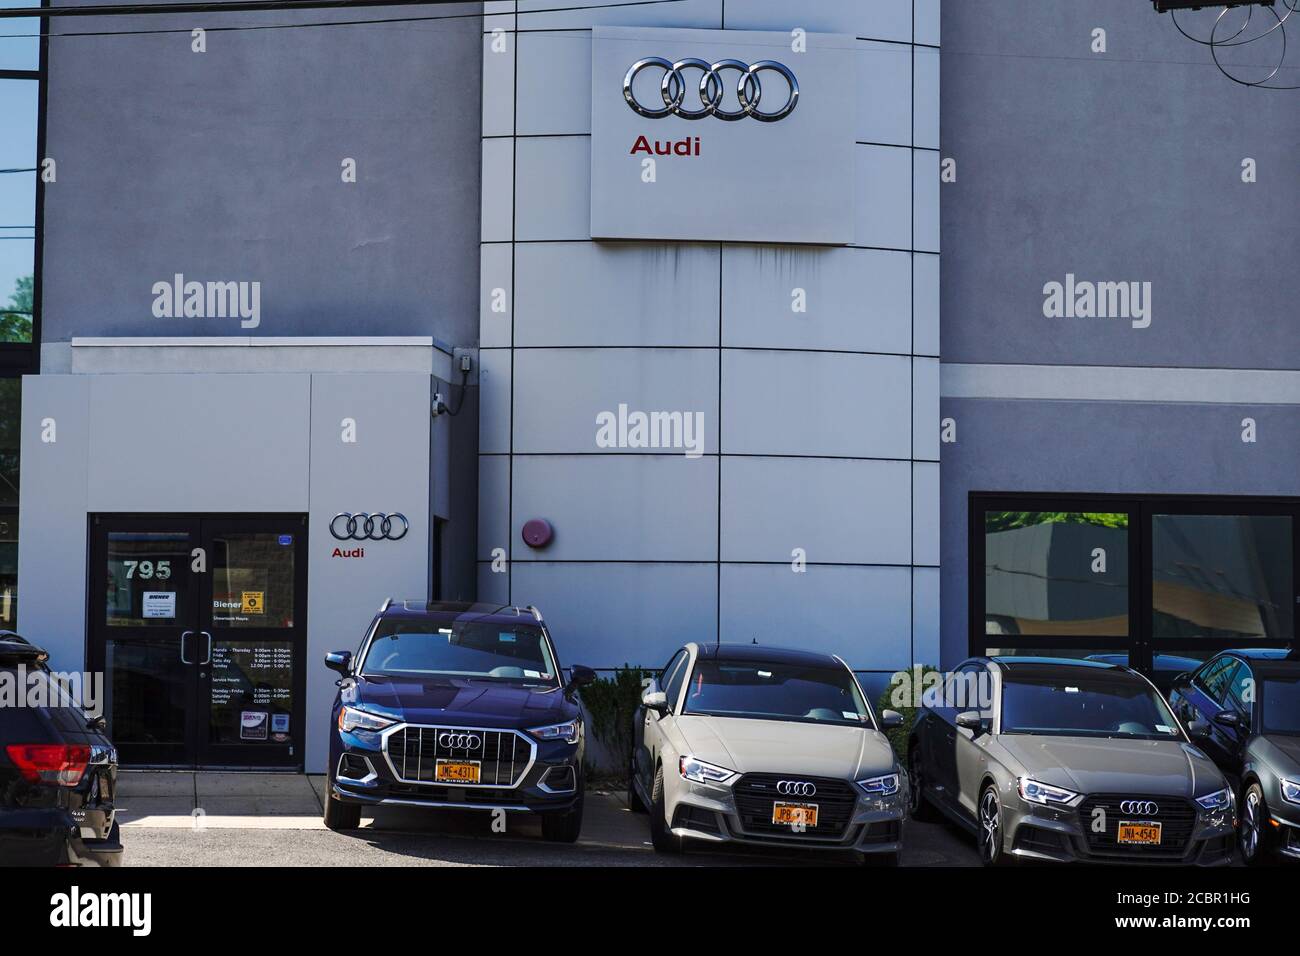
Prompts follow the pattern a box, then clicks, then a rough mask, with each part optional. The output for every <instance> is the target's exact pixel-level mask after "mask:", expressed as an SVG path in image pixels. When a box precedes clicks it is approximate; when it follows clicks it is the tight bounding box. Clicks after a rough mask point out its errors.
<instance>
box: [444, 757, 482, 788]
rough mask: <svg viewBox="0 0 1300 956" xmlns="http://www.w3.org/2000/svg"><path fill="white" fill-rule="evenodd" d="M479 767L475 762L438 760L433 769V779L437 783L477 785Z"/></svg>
mask: <svg viewBox="0 0 1300 956" xmlns="http://www.w3.org/2000/svg"><path fill="white" fill-rule="evenodd" d="M479 767H480V764H479V762H478V761H477V760H439V761H438V763H437V765H436V766H435V767H434V768H433V779H434V780H436V781H438V782H439V783H478V775H479Z"/></svg>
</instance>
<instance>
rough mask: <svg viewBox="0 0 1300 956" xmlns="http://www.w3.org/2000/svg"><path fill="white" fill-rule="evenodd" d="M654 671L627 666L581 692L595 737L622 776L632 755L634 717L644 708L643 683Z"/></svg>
mask: <svg viewBox="0 0 1300 956" xmlns="http://www.w3.org/2000/svg"><path fill="white" fill-rule="evenodd" d="M651 674H652V672H651V671H643V670H641V669H640V668H639V667H630V666H628V665H627V664H624V665H623V666H622V667H620V668H618V669H617V670H615V671H614V673H613V675H612V676H610V677H597V678H596V679H595V680H594V681H593V682H592V683H590V684H588V685H587V686H586V687H584V688H582V690H581V691H580V692H579V694H580V696H581V697H582V704H583V706H584V707H585V708H586V709H587V716H588V717H589V718H590V720H591V726H590V729H591V733H592V734H593V735H594V736H595V738H596V739H597V740H599V741H600V742H601V743H602V744H604V745H605V747H606V749H607V750H608V751H609V752H610V754H611V755H612V756H613V758H614V759H615V760H616V761H618V763H617V765H616V771H615V772H616V773H622V772H623V771H624V768H625V762H626V759H627V755H628V754H630V753H631V752H632V717H633V715H634V714H635V712H636V709H637V707H639V706H640V705H641V682H642V680H644V679H645V678H646V677H649V676H651Z"/></svg>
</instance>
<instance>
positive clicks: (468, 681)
mask: <svg viewBox="0 0 1300 956" xmlns="http://www.w3.org/2000/svg"><path fill="white" fill-rule="evenodd" d="M325 663H326V666H328V667H330V668H331V669H333V670H335V671H338V672H339V674H340V675H341V677H340V679H339V681H338V685H339V692H338V694H337V696H336V698H335V700H334V708H333V712H332V715H331V732H330V756H329V771H328V776H327V786H326V800H325V825H326V826H327V827H329V828H330V829H331V830H349V829H355V828H356V827H358V826H360V825H361V811H362V808H363V807H367V806H371V807H374V806H388V805H400V806H416V807H428V808H430V809H455V810H497V809H502V810H505V811H507V812H517V813H531V814H539V815H540V817H541V823H542V834H543V836H544V837H545V838H546V839H547V840H553V841H557V842H567V843H571V842H573V841H575V840H577V839H578V834H579V832H580V830H581V828H582V800H583V797H582V793H583V778H582V758H583V751H584V746H585V740H584V730H583V721H582V714H581V710H580V708H579V706H578V701H577V691H578V689H579V688H580V687H582V686H584V685H586V684H589V683H590V682H591V681H593V680H594V679H595V676H596V675H595V672H594V671H593V670H591V669H590V668H588V667H583V666H581V665H574V666H573V667H572V668H571V669H570V673H569V677H568V680H567V681H566V680H565V679H564V678H563V672H562V670H561V667H560V661H559V658H558V657H557V656H556V653H555V646H554V645H553V644H552V643H551V637H550V634H549V633H548V631H547V629H546V624H545V622H543V620H542V617H541V615H540V614H539V613H538V612H537V609H536V608H533V607H525V608H519V607H498V606H496V605H487V604H453V603H430V602H425V601H418V602H415V601H401V602H398V601H391V600H390V601H386V602H384V605H383V607H381V608H380V609H379V613H378V614H376V615H375V619H374V621H372V622H371V625H370V627H369V629H368V630H367V632H366V636H365V639H364V640H363V641H362V643H361V648H360V650H359V651H358V652H357V653H356V654H355V655H354V654H352V653H351V652H349V651H335V652H333V653H330V654H327V655H326V657H325Z"/></svg>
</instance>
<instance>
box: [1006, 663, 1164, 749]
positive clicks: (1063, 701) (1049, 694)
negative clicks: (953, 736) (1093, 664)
mask: <svg viewBox="0 0 1300 956" xmlns="http://www.w3.org/2000/svg"><path fill="white" fill-rule="evenodd" d="M1002 732H1003V733H1004V734H1049V735H1056V736H1066V737H1132V738H1140V739H1159V740H1168V739H1176V738H1178V736H1179V734H1178V721H1177V720H1175V719H1174V715H1173V714H1172V713H1171V712H1170V710H1169V708H1168V707H1167V706H1166V705H1165V702H1164V701H1163V700H1162V699H1161V698H1160V695H1159V694H1157V693H1156V692H1155V691H1154V690H1153V689H1152V688H1150V687H1148V686H1147V685H1146V684H1144V683H1141V682H1139V681H1137V680H1133V679H1131V678H1124V677H1118V678H1116V677H1105V676H1096V677H1094V676H1092V675H1089V674H1079V675H1075V674H1069V675H1065V676H1064V677H1055V676H1053V677H1043V678H1038V677H1019V676H1016V675H1014V674H1008V675H1007V676H1006V677H1004V678H1003V681H1002Z"/></svg>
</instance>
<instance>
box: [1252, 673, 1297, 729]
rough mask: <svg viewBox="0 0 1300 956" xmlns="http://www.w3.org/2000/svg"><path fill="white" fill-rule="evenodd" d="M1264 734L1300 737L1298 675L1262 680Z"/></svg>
mask: <svg viewBox="0 0 1300 956" xmlns="http://www.w3.org/2000/svg"><path fill="white" fill-rule="evenodd" d="M1261 703H1262V705H1263V706H1262V708H1261V710H1262V711H1263V717H1264V733H1266V734H1290V735H1292V736H1297V737H1300V675H1297V676H1295V677H1266V678H1264V693H1263V696H1262V701H1261Z"/></svg>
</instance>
